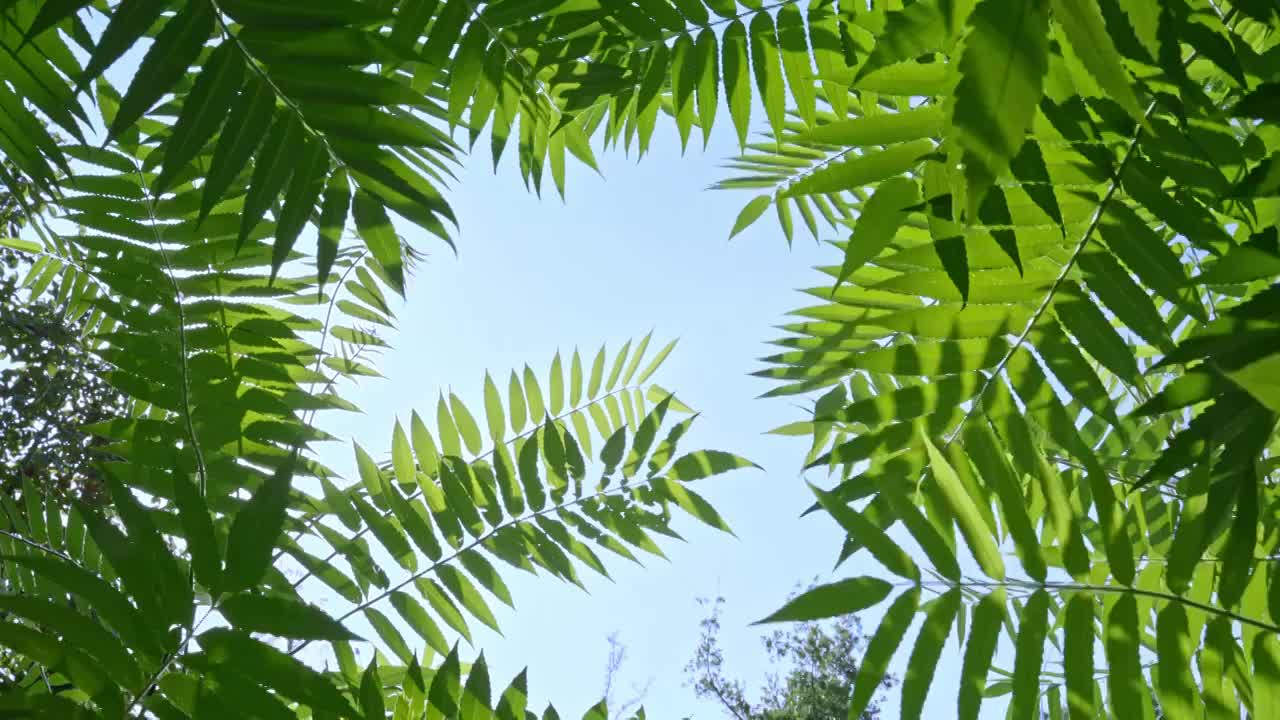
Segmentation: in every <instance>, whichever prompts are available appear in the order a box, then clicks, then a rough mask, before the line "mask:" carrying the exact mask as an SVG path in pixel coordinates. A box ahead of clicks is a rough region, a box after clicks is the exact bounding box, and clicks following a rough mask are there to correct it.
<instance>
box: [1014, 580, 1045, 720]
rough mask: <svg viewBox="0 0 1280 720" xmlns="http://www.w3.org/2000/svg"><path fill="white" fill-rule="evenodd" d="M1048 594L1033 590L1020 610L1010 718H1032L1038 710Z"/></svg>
mask: <svg viewBox="0 0 1280 720" xmlns="http://www.w3.org/2000/svg"><path fill="white" fill-rule="evenodd" d="M1048 612H1049V594H1048V593H1046V592H1045V591H1044V590H1036V591H1035V593H1033V594H1032V595H1031V599H1030V600H1028V601H1027V605H1026V607H1024V608H1023V609H1022V617H1021V618H1020V619H1019V622H1018V638H1017V642H1016V648H1015V655H1014V659H1013V699H1012V700H1011V701H1010V702H1009V712H1010V714H1011V717H1035V716H1036V715H1037V714H1038V713H1039V708H1040V664H1041V661H1042V660H1043V659H1044V646H1045V633H1046V632H1047V631H1048V629H1049V626H1048Z"/></svg>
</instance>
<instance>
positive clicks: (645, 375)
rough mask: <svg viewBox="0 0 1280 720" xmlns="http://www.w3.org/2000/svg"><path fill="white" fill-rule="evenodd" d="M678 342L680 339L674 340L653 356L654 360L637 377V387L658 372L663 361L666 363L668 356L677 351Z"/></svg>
mask: <svg viewBox="0 0 1280 720" xmlns="http://www.w3.org/2000/svg"><path fill="white" fill-rule="evenodd" d="M677 342H679V339H676V340H672V341H671V342H669V343H667V344H666V345H664V346H663V348H662V349H661V350H659V351H658V353H657V354H656V355H654V356H653V359H652V360H650V361H649V364H648V365H646V366H645V368H644V370H641V371H640V375H639V376H638V377H636V384H637V385H643V384H644V383H645V382H646V381H647V380H648V379H649V378H650V377H652V376H653V374H654V373H655V372H657V371H658V368H659V367H661V366H662V363H663V361H665V360H666V359H667V356H668V355H670V354H671V351H672V350H674V349H675V347H676V343H677Z"/></svg>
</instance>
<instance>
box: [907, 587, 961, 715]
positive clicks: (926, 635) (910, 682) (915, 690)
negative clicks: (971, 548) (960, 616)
mask: <svg viewBox="0 0 1280 720" xmlns="http://www.w3.org/2000/svg"><path fill="white" fill-rule="evenodd" d="M931 605H932V607H930V608H929V612H928V614H927V615H925V619H924V624H923V625H921V626H920V634H919V635H917V636H916V644H915V647H913V648H912V649H911V659H910V660H908V661H907V672H906V677H905V678H903V681H902V713H901V717H903V718H919V717H920V715H921V713H922V712H923V711H924V702H925V698H926V697H928V694H929V687H930V686H931V685H932V684H933V676H934V672H935V671H936V670H937V667H938V658H939V657H940V656H941V655H942V647H943V645H944V644H946V642H947V636H948V635H950V634H951V624H952V623H953V622H955V617H956V613H957V612H958V611H959V610H960V589H959V588H952V589H951V590H949V591H947V592H946V593H944V594H943V595H942V596H940V597H939V598H938V599H936V600H934V601H933V602H932V603H931Z"/></svg>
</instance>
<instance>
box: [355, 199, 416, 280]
mask: <svg viewBox="0 0 1280 720" xmlns="http://www.w3.org/2000/svg"><path fill="white" fill-rule="evenodd" d="M353 209H354V211H355V212H354V213H353V215H354V217H355V221H356V230H358V231H359V232H360V238H361V239H362V240H364V243H365V245H366V246H367V247H368V248H369V252H370V253H372V254H373V258H374V259H375V260H377V261H378V263H379V264H380V265H382V269H383V270H386V272H387V275H388V277H389V278H390V283H391V287H392V289H394V290H395V291H396V292H398V293H400V294H401V295H404V259H403V257H402V256H401V249H400V238H399V236H398V235H396V231H395V228H394V227H392V226H391V218H389V217H387V211H386V210H385V209H383V204H382V203H381V202H379V201H378V199H377V198H375V197H374V196H373V195H371V194H370V193H369V192H367V191H365V190H358V191H356V197H355V204H354V208H353Z"/></svg>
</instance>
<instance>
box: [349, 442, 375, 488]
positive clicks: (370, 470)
mask: <svg viewBox="0 0 1280 720" xmlns="http://www.w3.org/2000/svg"><path fill="white" fill-rule="evenodd" d="M351 447H352V449H354V450H355V454H356V469H357V470H359V472H360V482H362V483H364V489H365V492H367V493H369V496H370V497H373V496H376V495H381V494H382V471H381V470H379V469H378V463H376V462H374V460H373V458H372V457H371V456H370V455H369V453H368V452H366V451H365V449H364V448H362V447H360V443H356V442H353V443H352V444H351Z"/></svg>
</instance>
